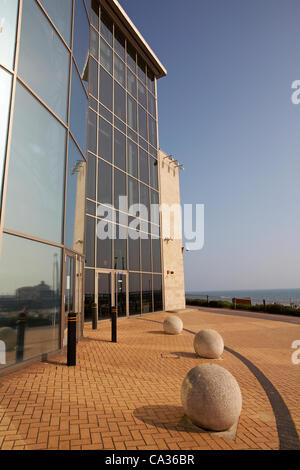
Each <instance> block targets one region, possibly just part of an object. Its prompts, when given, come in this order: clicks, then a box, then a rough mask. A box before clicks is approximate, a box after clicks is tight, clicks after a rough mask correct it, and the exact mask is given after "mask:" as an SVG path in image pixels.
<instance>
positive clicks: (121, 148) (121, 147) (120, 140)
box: [114, 129, 126, 171]
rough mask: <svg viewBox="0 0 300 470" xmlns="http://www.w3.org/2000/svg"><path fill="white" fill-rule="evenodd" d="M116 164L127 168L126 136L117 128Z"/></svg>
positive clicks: (115, 136) (123, 168)
mask: <svg viewBox="0 0 300 470" xmlns="http://www.w3.org/2000/svg"><path fill="white" fill-rule="evenodd" d="M114 155H115V158H114V165H116V166H117V167H119V168H121V170H124V171H125V170H126V137H125V135H124V134H121V132H118V131H117V130H116V129H115V132H114Z"/></svg>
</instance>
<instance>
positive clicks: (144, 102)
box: [138, 82, 147, 109]
mask: <svg viewBox="0 0 300 470" xmlns="http://www.w3.org/2000/svg"><path fill="white" fill-rule="evenodd" d="M138 95H139V96H138V100H139V103H140V104H141V105H142V106H144V108H146V109H147V95H146V88H145V87H144V85H142V84H141V82H138Z"/></svg>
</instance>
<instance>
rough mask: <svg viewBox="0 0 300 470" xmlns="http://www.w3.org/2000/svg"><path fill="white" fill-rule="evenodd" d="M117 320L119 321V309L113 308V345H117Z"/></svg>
mask: <svg viewBox="0 0 300 470" xmlns="http://www.w3.org/2000/svg"><path fill="white" fill-rule="evenodd" d="M117 319H118V310H117V307H111V341H112V343H117Z"/></svg>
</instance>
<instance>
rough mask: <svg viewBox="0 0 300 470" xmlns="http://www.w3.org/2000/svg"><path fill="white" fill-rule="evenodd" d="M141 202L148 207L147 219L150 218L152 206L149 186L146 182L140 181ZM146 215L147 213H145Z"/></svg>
mask: <svg viewBox="0 0 300 470" xmlns="http://www.w3.org/2000/svg"><path fill="white" fill-rule="evenodd" d="M140 203H141V204H142V205H143V206H145V208H146V209H147V216H148V217H147V220H149V219H150V208H149V204H150V203H149V188H148V186H145V185H144V184H142V183H140ZM145 215H146V214H145Z"/></svg>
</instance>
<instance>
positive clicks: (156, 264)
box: [152, 237, 161, 273]
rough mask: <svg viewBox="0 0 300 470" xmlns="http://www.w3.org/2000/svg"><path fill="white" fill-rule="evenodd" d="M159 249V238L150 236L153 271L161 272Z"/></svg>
mask: <svg viewBox="0 0 300 470" xmlns="http://www.w3.org/2000/svg"><path fill="white" fill-rule="evenodd" d="M160 253H161V251H160V238H154V237H152V262H153V272H155V273H160V272H161V254H160Z"/></svg>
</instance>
